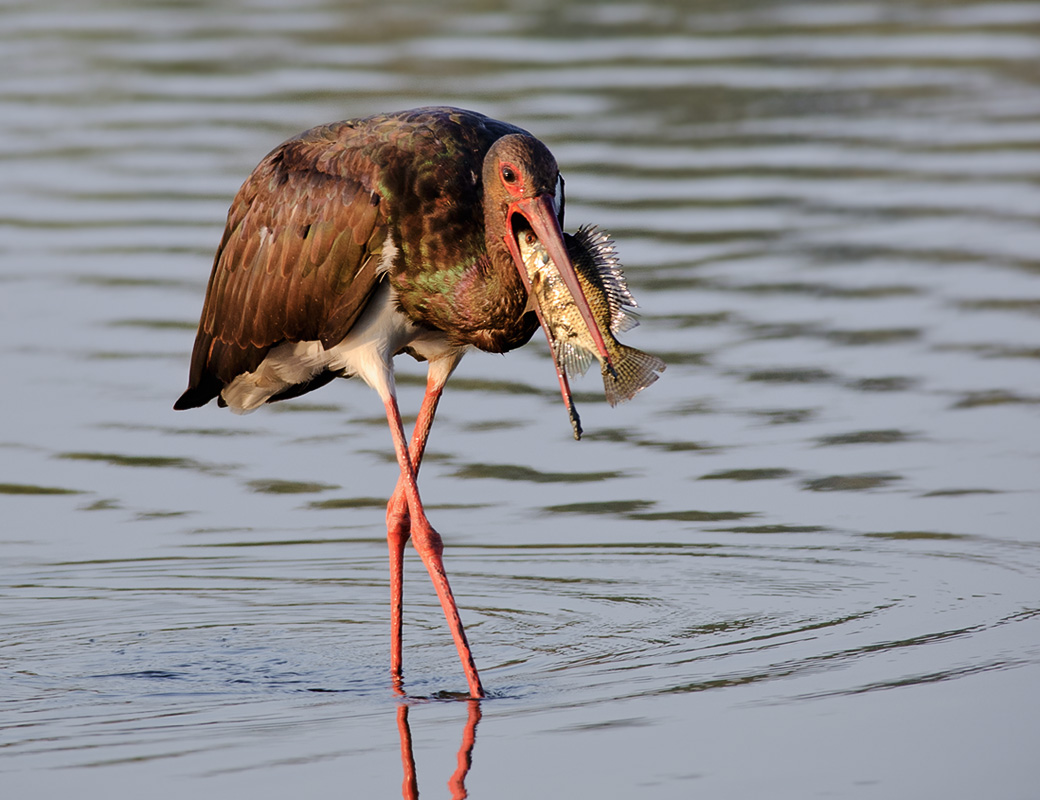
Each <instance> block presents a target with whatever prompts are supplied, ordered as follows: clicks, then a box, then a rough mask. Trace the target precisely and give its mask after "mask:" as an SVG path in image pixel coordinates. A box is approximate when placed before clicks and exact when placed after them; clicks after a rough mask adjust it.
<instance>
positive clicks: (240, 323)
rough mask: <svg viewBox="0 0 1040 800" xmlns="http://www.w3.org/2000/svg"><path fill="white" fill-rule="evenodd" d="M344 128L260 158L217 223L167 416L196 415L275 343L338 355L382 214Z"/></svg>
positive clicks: (373, 182)
mask: <svg viewBox="0 0 1040 800" xmlns="http://www.w3.org/2000/svg"><path fill="white" fill-rule="evenodd" d="M370 149H371V148H370V147H368V143H366V141H365V139H364V137H363V136H361V135H360V132H358V131H355V130H354V128H353V126H352V125H351V124H350V123H340V124H337V125H331V126H325V127H322V128H315V129H314V130H311V131H307V132H306V133H304V134H301V135H300V136H299V137H296V138H295V139H291V140H289V141H288V142H286V143H284V144H282V145H281V146H279V147H278V148H276V149H275V150H274V151H273V152H272V153H271V154H269V155H268V156H267V157H266V158H265V159H264V160H263V161H262V162H261V163H260V164H259V166H257V168H256V169H255V170H254V171H253V173H252V175H250V176H249V178H248V180H246V182H245V184H243V186H242V188H241V189H240V190H239V192H238V195H237V196H236V197H235V200H234V202H233V203H232V205H231V209H230V211H229V212H228V220H227V227H226V228H225V230H224V237H223V239H222V241H221V243H220V248H219V249H218V250H217V255H216V259H215V261H214V264H213V272H212V274H211V275H210V280H209V286H208V288H207V290H206V301H205V305H204V306H203V309H202V319H201V321H200V323H199V330H198V336H197V338H196V340H195V348H194V350H193V352H192V358H191V371H190V375H189V381H188V390H187V391H186V392H185V393H184V394H183V395H182V396H181V398H180V399H179V400H178V401H177V404H176V406H175V408H192V407H195V406H199V405H203V404H204V403H206V402H208V401H209V400H210V399H212V398H213V397H215V396H216V395H217V394H218V393H219V392H220V390H221V389H222V388H223V387H224V385H226V384H228V383H230V382H231V381H232V380H234V378H235V377H236V376H237V375H240V374H242V373H244V372H251V371H253V370H254V369H256V367H257V366H258V365H259V364H260V362H261V361H263V359H264V356H265V355H266V354H267V352H268V350H270V348H271V347H272V346H273V345H275V344H278V343H279V342H283V341H314V340H320V341H322V342H323V343H324V344H325V345H326V346H332V345H334V344H336V343H338V342H339V341H340V340H341V339H342V338H343V337H344V336H345V335H346V333H347V332H348V331H349V330H350V328H351V326H352V325H353V324H354V321H355V320H356V319H357V317H358V315H359V314H360V313H361V311H362V309H363V308H364V305H365V302H366V301H367V299H368V297H369V295H370V294H371V292H372V289H373V287H374V286H375V283H376V281H377V279H378V274H377V271H378V268H379V266H380V262H381V258H382V251H383V243H384V241H385V240H386V236H387V230H388V225H387V214H386V212H385V209H384V203H383V200H382V198H381V196H380V194H379V191H378V188H379V187H378V181H377V178H378V166H376V164H375V163H374V160H373V159H372V158H371V152H367V151H370Z"/></svg>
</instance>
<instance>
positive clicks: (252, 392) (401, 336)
mask: <svg viewBox="0 0 1040 800" xmlns="http://www.w3.org/2000/svg"><path fill="white" fill-rule="evenodd" d="M405 348H408V349H409V352H411V353H413V354H414V355H416V356H419V357H421V358H424V359H426V360H427V361H429V362H430V371H431V373H434V374H435V376H436V377H438V378H439V377H440V373H443V372H445V371H446V374H444V376H443V380H445V381H446V380H447V379H448V376H449V375H450V374H451V373H452V371H453V370H454V369H455V367H456V366H457V365H458V363H459V361H460V360H461V358H462V355H463V354H464V353H465V350H466V348H463V347H457V346H455V345H452V344H450V343H449V342H448V340H447V338H446V337H445V336H444V334H442V333H440V332H435V331H428V330H425V329H423V328H419V327H417V326H416V325H415V324H414V323H412V321H411V320H410V319H408V317H406V316H405V315H404V314H402V313H401V312H400V311H399V310H398V308H397V301H396V298H395V297H394V293H393V290H392V289H391V288H390V284H389V282H388V281H386V280H382V281H380V282H379V284H378V285H377V286H376V289H375V291H374V292H373V293H372V297H371V299H370V300H369V302H368V305H367V306H366V307H365V310H364V312H362V314H361V316H360V317H359V318H358V320H357V322H356V323H354V327H353V328H351V329H350V333H348V334H347V336H346V338H345V339H343V341H341V342H340V343H339V344H337V345H335V346H334V347H330V348H329V349H325V347H324V346H322V343H321V342H317V341H308V342H283V343H281V344H279V345H277V346H275V347H273V348H271V350H270V352H268V354H267V356H266V358H264V360H263V361H262V362H261V364H260V366H259V367H257V368H256V369H255V370H254V371H253V372H248V373H244V374H242V375H239V376H238V377H236V378H235V379H234V380H233V381H232V382H231V383H230V384H228V385H227V386H226V387H225V388H224V391H223V392H221V396H222V397H223V398H224V400H225V402H226V403H227V404H228V407H229V408H230V409H231V410H232V411H234V412H236V413H238V414H245V413H248V412H250V411H253V410H255V409H257V408H259V407H260V406H262V405H263V404H264V403H266V402H267V401H268V400H269V399H270V398H272V397H274V396H275V395H276V394H279V393H281V392H284V391H286V390H287V389H289V388H291V387H292V386H295V385H297V384H301V383H307V382H308V381H310V380H312V379H313V378H315V377H316V376H317V375H319V374H320V373H322V372H324V371H325V370H332V371H334V372H341V373H343V375H344V376H347V377H353V376H357V377H359V378H361V379H362V380H364V381H365V383H367V384H368V385H369V386H371V387H372V388H373V389H375V390H376V392H377V393H378V394H379V397H380V399H381V400H382V401H383V403H384V404H385V403H386V402H387V401H388V400H390V398H391V397H395V396H396V387H395V383H394V368H393V357H394V355H395V354H397V353H400V352H401V351H402V350H404V349H405ZM435 370H436V372H435Z"/></svg>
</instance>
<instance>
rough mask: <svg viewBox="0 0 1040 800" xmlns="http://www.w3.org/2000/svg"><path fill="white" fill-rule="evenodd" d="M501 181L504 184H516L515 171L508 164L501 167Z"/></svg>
mask: <svg viewBox="0 0 1040 800" xmlns="http://www.w3.org/2000/svg"><path fill="white" fill-rule="evenodd" d="M502 180H504V181H505V182H506V183H516V170H514V169H513V168H512V167H511V166H509V165H508V164H503V165H502Z"/></svg>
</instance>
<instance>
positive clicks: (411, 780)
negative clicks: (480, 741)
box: [397, 700, 480, 800]
mask: <svg viewBox="0 0 1040 800" xmlns="http://www.w3.org/2000/svg"><path fill="white" fill-rule="evenodd" d="M466 702H467V705H468V706H469V714H468V715H467V717H466V727H465V729H463V731H462V744H460V745H459V754H458V766H457V767H456V768H455V772H454V774H452V776H451V780H449V781H448V789H449V790H450V791H451V800H465V798H467V797H469V794H468V793H467V792H466V775H467V774H468V773H469V768H470V767H471V766H472V765H473V745H474V744H476V741H477V723H478V722H480V701H479V700H468V701H466ZM397 731H398V733H400V734H401V766H402V769H403V771H404V782H403V783H402V784H401V795H402V797H404V800H418V797H419V778H418V776H417V775H416V774H415V756H414V755H413V754H412V729H411V728H410V727H409V726H408V704H407V703H401V705H399V706H398V707H397Z"/></svg>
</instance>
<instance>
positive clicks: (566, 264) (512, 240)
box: [506, 195, 614, 372]
mask: <svg viewBox="0 0 1040 800" xmlns="http://www.w3.org/2000/svg"><path fill="white" fill-rule="evenodd" d="M514 213H516V214H521V215H523V217H524V219H526V220H527V222H528V223H529V224H530V226H531V229H532V230H533V231H534V234H535V236H537V237H538V239H539V241H541V243H542V244H543V245H544V246H545V249H546V251H547V252H548V253H549V257H550V258H551V259H552V260H553V263H554V264H555V265H556V269H557V270H559V273H560V277H561V278H563V283H564V285H565V286H566V287H567V290H568V291H569V292H570V293H571V297H572V298H574V304H575V305H576V306H577V307H578V313H580V314H581V318H582V319H583V320H584V321H585V325H586V326H587V327H588V329H589V335H590V336H592V341H593V343H594V344H595V345H596V349H597V350H598V351H599V354H600V355H601V356H602V357H603V360H604V363H605V364H606V365H607V368H608V369H609V370H610V371H611V372H613V371H614V365H613V364H612V363H611V359H610V353H608V352H607V345H606V343H605V342H604V341H603V334H601V333H600V330H599V326H598V325H596V320H595V318H594V317H593V316H592V309H591V308H590V307H589V301H588V300H587V299H586V298H585V294H584V293H583V292H582V291H581V284H580V283H578V275H577V273H576V272H575V271H574V265H573V264H572V263H571V258H570V256H569V255H567V246H566V245H565V244H564V242H563V231H561V230H560V223H559V220H558V219H557V217H556V208H555V207H554V205H553V199H552V197H551V196H549V195H541V196H539V197H532V198H528V199H525V200H517V201H516V202H513V203H510V204H509V211H508V218H507V221H506V245H507V246H508V247H509V252H510V254H511V255H512V256H513V261H514V263H515V264H516V268H517V270H519V272H520V278H521V280H522V281H523V282H524V286H525V287H527V291H528V293H530V291H531V284H530V280H529V279H528V277H527V268H526V267H525V266H524V260H523V258H522V257H521V255H520V247H519V246H518V245H517V242H516V231H514V230H513V214H514ZM540 316H541V315H539V317H540Z"/></svg>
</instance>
